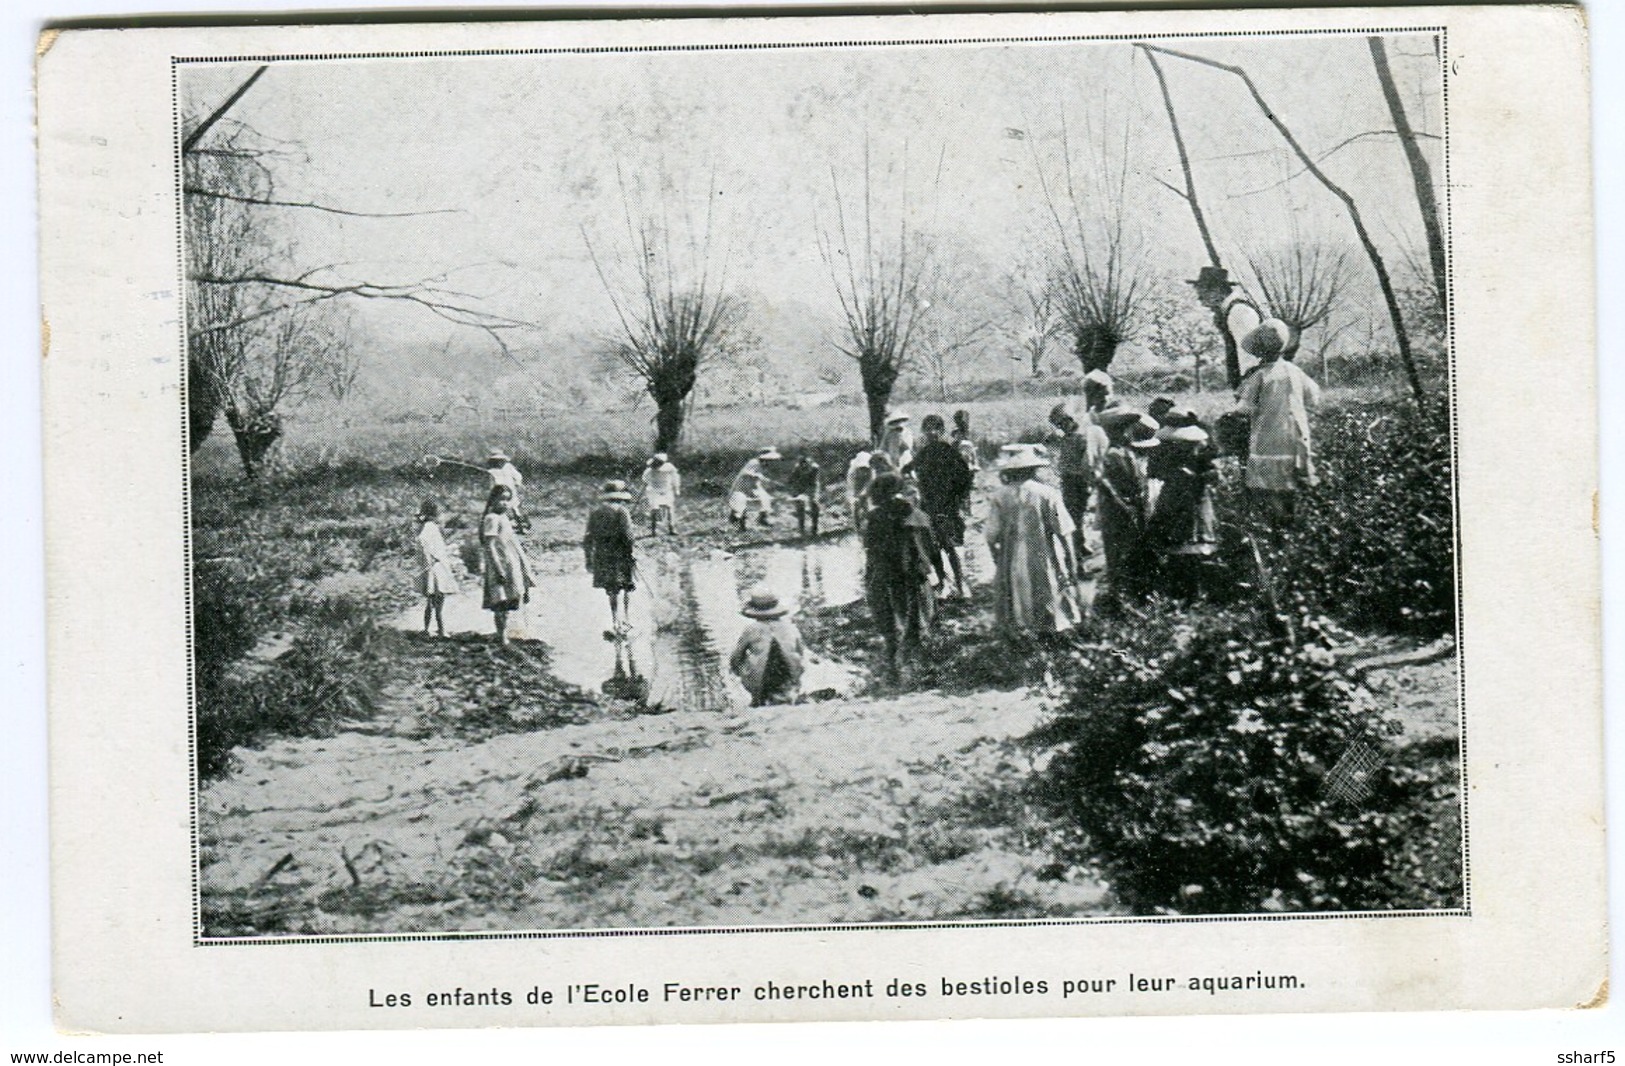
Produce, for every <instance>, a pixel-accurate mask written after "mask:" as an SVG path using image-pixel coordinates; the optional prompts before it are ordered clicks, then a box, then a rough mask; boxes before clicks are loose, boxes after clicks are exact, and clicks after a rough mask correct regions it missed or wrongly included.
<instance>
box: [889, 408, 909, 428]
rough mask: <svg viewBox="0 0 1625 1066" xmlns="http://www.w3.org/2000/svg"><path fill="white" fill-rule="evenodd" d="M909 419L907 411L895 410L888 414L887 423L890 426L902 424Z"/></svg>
mask: <svg viewBox="0 0 1625 1066" xmlns="http://www.w3.org/2000/svg"><path fill="white" fill-rule="evenodd" d="M907 421H908V412H907V411H893V412H892V413H891V414H889V415H887V416H886V425H888V426H900V425H902V424H903V423H904V422H907Z"/></svg>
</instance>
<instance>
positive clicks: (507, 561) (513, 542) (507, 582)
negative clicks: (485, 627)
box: [480, 485, 536, 644]
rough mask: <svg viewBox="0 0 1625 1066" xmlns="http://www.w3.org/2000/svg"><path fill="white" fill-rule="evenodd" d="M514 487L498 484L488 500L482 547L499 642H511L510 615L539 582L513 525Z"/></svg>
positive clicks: (487, 606)
mask: <svg viewBox="0 0 1625 1066" xmlns="http://www.w3.org/2000/svg"><path fill="white" fill-rule="evenodd" d="M512 511H513V490H512V489H510V488H508V487H507V486H506V485H498V486H496V487H495V488H493V489H492V490H491V495H490V497H489V498H487V499H486V501H485V514H484V516H483V517H481V519H480V549H481V550H482V551H483V552H484V554H485V600H484V602H485V609H486V610H487V611H490V612H491V613H492V615H493V616H494V617H495V619H496V629H497V643H498V644H506V643H508V615H509V614H511V613H512V612H514V611H517V610H519V608H520V607H522V606H524V605H525V604H527V603H529V602H530V590H531V589H532V588H534V587H535V586H536V579H535V577H534V576H532V574H531V570H530V561H529V560H527V559H526V558H525V551H524V549H523V548H522V547H520V545H519V534H518V533H516V532H515V531H514V527H513V515H512Z"/></svg>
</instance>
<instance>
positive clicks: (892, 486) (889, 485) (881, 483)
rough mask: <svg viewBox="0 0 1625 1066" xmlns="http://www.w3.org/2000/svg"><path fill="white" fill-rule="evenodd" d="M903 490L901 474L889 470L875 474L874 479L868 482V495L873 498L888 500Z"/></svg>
mask: <svg viewBox="0 0 1625 1066" xmlns="http://www.w3.org/2000/svg"><path fill="white" fill-rule="evenodd" d="M902 492H903V476H902V475H901V474H894V473H892V472H891V471H890V470H888V471H886V472H885V473H884V474H876V475H875V479H874V480H873V481H871V482H870V483H869V497H870V499H873V500H877V501H878V500H889V499H891V498H892V497H893V496H899V495H901V494H902Z"/></svg>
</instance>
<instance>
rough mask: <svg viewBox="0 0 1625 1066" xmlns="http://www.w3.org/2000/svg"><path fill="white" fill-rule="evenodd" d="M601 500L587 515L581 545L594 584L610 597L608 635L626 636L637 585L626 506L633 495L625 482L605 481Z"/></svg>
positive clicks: (630, 515) (630, 523)
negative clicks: (634, 576) (633, 594)
mask: <svg viewBox="0 0 1625 1066" xmlns="http://www.w3.org/2000/svg"><path fill="white" fill-rule="evenodd" d="M599 499H600V501H601V502H600V503H599V504H598V506H597V507H594V508H593V510H592V513H591V514H590V515H588V516H587V535H586V536H585V537H584V538H582V541H581V547H582V549H583V550H584V551H585V552H586V555H587V569H588V570H590V571H592V587H593V588H598V589H603V590H604V592H605V594H606V595H608V596H609V618H610V624H611V626H612V631H611V632H610V633H609V634H606V636H609V637H620V636H624V635H625V634H626V633H627V632H628V631H629V630H630V629H631V628H632V624H631V620H630V618H629V616H628V611H629V608H630V604H631V599H632V593H633V592H635V591H637V585H636V584H635V583H634V582H633V580H632V539H633V534H632V513H631V512H630V511H628V510H627V509H626V505H627V504H629V503H631V502H632V494H631V493H630V492H628V491H627V489H626V482H624V481H608V482H605V483H604V488H603V491H602V492H601V493H600V494H599Z"/></svg>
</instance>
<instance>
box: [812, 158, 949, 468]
mask: <svg viewBox="0 0 1625 1066" xmlns="http://www.w3.org/2000/svg"><path fill="white" fill-rule="evenodd" d="M940 169H941V167H940V160H939V167H938V170H939V172H940ZM829 176H830V185H831V188H832V190H833V192H834V199H835V228H834V229H833V230H829V229H826V228H825V227H823V226H819V227H818V233H817V236H818V250H819V254H820V255H822V256H823V259H824V264H825V266H826V267H828V269H829V277H830V282H831V284H833V286H834V288H835V295H836V298H837V299H838V300H839V302H840V305H841V319H842V323H841V325H842V328H841V334H840V336H841V339H840V340H838V341H837V342H836V347H838V348H839V349H840V350H841V352H842V353H843V354H844V355H846V357H847V358H849V359H851V360H853V361H854V362H856V363H857V364H858V374H859V377H860V379H861V381H862V384H863V397H864V402H865V403H866V405H867V406H868V409H869V439H870V440H871V441H879V440H880V438H881V435H882V433H883V432H884V430H885V426H886V411H887V409H888V408H889V407H890V405H891V396H892V390H893V389H894V388H896V386H897V379H898V378H900V377H901V376H902V375H903V371H905V370H906V369H908V367H909V366H910V365H911V364H912V363H913V362H914V361H915V360H916V359H917V358H918V355H919V351H918V345H917V340H918V336H917V334H918V331H919V328H920V326H921V324H922V322H923V321H924V319H925V316H926V314H927V313H928V312H929V311H930V302H929V301H928V300H927V299H926V298H925V295H924V285H925V278H926V276H927V274H928V273H929V272H930V271H929V268H930V253H929V250H928V248H927V245H926V243H925V242H924V241H923V240H922V239H921V236H920V234H918V233H915V232H913V231H911V230H910V228H909V224H908V217H909V213H908V203H907V188H908V167H907V162H906V160H905V162H904V167H903V179H902V186H903V190H904V202H903V204H902V208H901V210H900V211H899V212H898V218H897V221H896V224H895V230H894V229H893V228H892V227H891V226H890V225H887V226H886V227H885V232H878V231H879V229H880V225H879V223H878V222H877V220H876V218H875V206H874V179H873V171H872V170H871V167H870V160H869V145H868V142H867V141H866V142H865V143H864V146H863V204H862V215H861V219H859V218H854V219H850V220H849V218H848V214H849V213H848V211H847V205H846V199H845V197H844V196H843V195H842V193H841V182H840V179H839V178H838V177H837V176H836V173H835V170H834V168H833V167H831V168H830V175H829ZM860 222H861V228H859V224H860ZM894 233H895V236H893V234H894Z"/></svg>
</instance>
